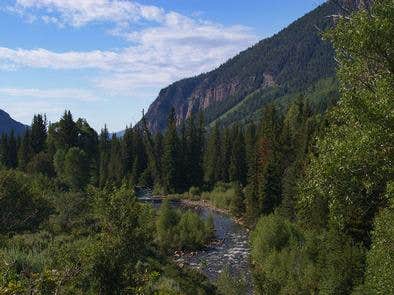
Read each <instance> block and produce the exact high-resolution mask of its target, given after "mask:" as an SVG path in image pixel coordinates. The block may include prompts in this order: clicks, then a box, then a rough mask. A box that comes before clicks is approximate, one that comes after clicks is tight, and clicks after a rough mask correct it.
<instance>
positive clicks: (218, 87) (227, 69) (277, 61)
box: [146, 0, 367, 132]
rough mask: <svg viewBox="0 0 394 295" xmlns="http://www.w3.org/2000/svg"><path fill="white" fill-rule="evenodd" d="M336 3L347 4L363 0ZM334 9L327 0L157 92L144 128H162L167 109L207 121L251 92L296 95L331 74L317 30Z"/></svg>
mask: <svg viewBox="0 0 394 295" xmlns="http://www.w3.org/2000/svg"><path fill="white" fill-rule="evenodd" d="M340 1H345V4H346V5H347V7H349V6H348V5H349V4H352V5H353V4H354V5H356V6H359V5H362V3H365V1H367V0H340ZM341 3H342V4H344V2H341ZM352 9H353V8H352ZM340 13H343V11H342V8H341V5H338V4H336V3H334V1H328V2H326V3H324V4H323V5H321V6H319V7H318V8H316V9H315V10H313V11H312V12H310V13H308V14H306V15H305V16H303V17H302V18H300V19H298V20H297V21H295V22H294V23H292V24H291V25H290V26H288V27H287V28H285V29H284V30H282V31H281V32H279V33H278V34H276V35H274V36H273V37H271V38H268V39H265V40H262V41H260V42H259V43H257V44H256V45H254V46H253V47H251V48H249V49H247V50H245V51H243V52H241V53H240V54H238V55H237V56H235V57H234V58H232V59H230V60H229V61H227V62H226V63H225V64H223V65H222V66H220V67H219V68H217V69H215V70H213V71H211V72H209V73H205V74H201V75H199V76H196V77H193V78H188V79H184V80H180V81H178V82H175V83H173V84H172V85H170V86H168V87H167V88H165V89H163V90H161V91H160V93H159V96H158V97H157V99H156V100H155V101H154V102H153V103H152V104H151V106H150V107H149V109H148V112H147V113H146V120H147V123H148V126H149V128H150V129H151V130H152V131H153V132H160V131H163V130H164V129H165V127H166V120H167V115H168V114H169V112H170V110H171V108H172V107H174V108H175V112H176V114H177V118H178V121H182V120H184V119H186V118H188V117H189V116H190V115H191V114H192V113H196V112H199V111H204V114H205V118H206V120H207V123H210V122H212V121H214V120H215V119H217V118H219V117H220V116H221V115H223V114H224V113H226V112H227V111H229V110H230V109H232V108H234V107H235V106H236V105H237V104H239V103H240V102H241V101H242V100H243V99H244V98H245V97H246V96H248V95H249V94H251V93H253V92H255V91H257V90H258V91H262V92H264V91H265V89H267V91H268V89H272V88H273V87H277V88H280V89H281V91H279V92H278V93H281V95H283V94H289V93H296V92H297V93H299V92H302V91H305V89H307V88H308V87H310V86H311V85H314V83H317V81H319V80H321V79H325V78H327V77H333V76H334V75H335V63H334V58H333V55H334V52H333V49H332V48H331V45H330V44H328V43H327V42H324V41H322V39H321V35H320V34H321V33H320V32H321V31H323V30H326V29H327V28H329V27H331V26H332V25H333V19H332V18H330V17H329V16H331V15H337V14H340ZM273 99H275V97H274V98H273ZM260 106H261V105H260Z"/></svg>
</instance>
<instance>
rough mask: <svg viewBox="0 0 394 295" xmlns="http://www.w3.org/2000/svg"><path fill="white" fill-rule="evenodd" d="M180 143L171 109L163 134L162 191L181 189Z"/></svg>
mask: <svg viewBox="0 0 394 295" xmlns="http://www.w3.org/2000/svg"><path fill="white" fill-rule="evenodd" d="M179 162H180V143H179V137H178V134H177V129H176V115H175V109H174V108H172V110H171V112H170V114H169V116H168V125H167V130H166V132H165V134H164V152H163V164H162V166H163V171H165V173H164V175H163V189H164V191H165V192H167V193H168V192H169V193H171V192H176V191H178V189H179V188H180V187H181V183H180V172H181V171H179V166H180V165H179V164H180V163H179Z"/></svg>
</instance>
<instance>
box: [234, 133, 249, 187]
mask: <svg viewBox="0 0 394 295" xmlns="http://www.w3.org/2000/svg"><path fill="white" fill-rule="evenodd" d="M233 136H234V144H233V150H232V153H231V164H230V181H232V182H239V183H241V184H242V185H245V183H246V175H247V167H246V151H245V138H244V134H243V131H242V130H241V129H240V128H239V127H238V126H235V127H234V131H233Z"/></svg>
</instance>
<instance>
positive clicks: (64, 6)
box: [10, 0, 165, 27]
mask: <svg viewBox="0 0 394 295" xmlns="http://www.w3.org/2000/svg"><path fill="white" fill-rule="evenodd" d="M10 9H12V10H13V11H16V12H18V13H21V14H23V13H26V12H30V10H42V11H44V13H45V15H46V16H49V17H51V18H56V19H57V20H58V22H59V23H63V24H68V25H71V26H76V27H78V26H82V25H85V24H87V23H90V22H102V21H107V22H114V23H117V24H125V23H130V22H135V21H139V20H147V21H155V22H162V21H163V19H165V12H164V10H163V9H161V8H159V7H156V6H148V5H141V4H139V3H135V2H133V1H126V0H16V4H15V5H14V6H12V7H10ZM26 14H27V13H26Z"/></svg>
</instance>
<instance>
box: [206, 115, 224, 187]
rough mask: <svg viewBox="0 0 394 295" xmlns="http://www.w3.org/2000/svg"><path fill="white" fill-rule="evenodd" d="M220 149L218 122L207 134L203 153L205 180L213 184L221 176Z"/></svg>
mask: <svg viewBox="0 0 394 295" xmlns="http://www.w3.org/2000/svg"><path fill="white" fill-rule="evenodd" d="M221 164H222V150H221V138H220V131H219V124H218V123H216V124H215V126H214V128H213V130H212V131H211V134H210V135H209V139H208V145H207V151H206V153H205V163H204V166H205V177H204V178H205V181H206V182H208V183H210V184H211V185H212V184H215V183H216V182H217V181H219V179H220V176H221V167H222V166H221Z"/></svg>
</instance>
